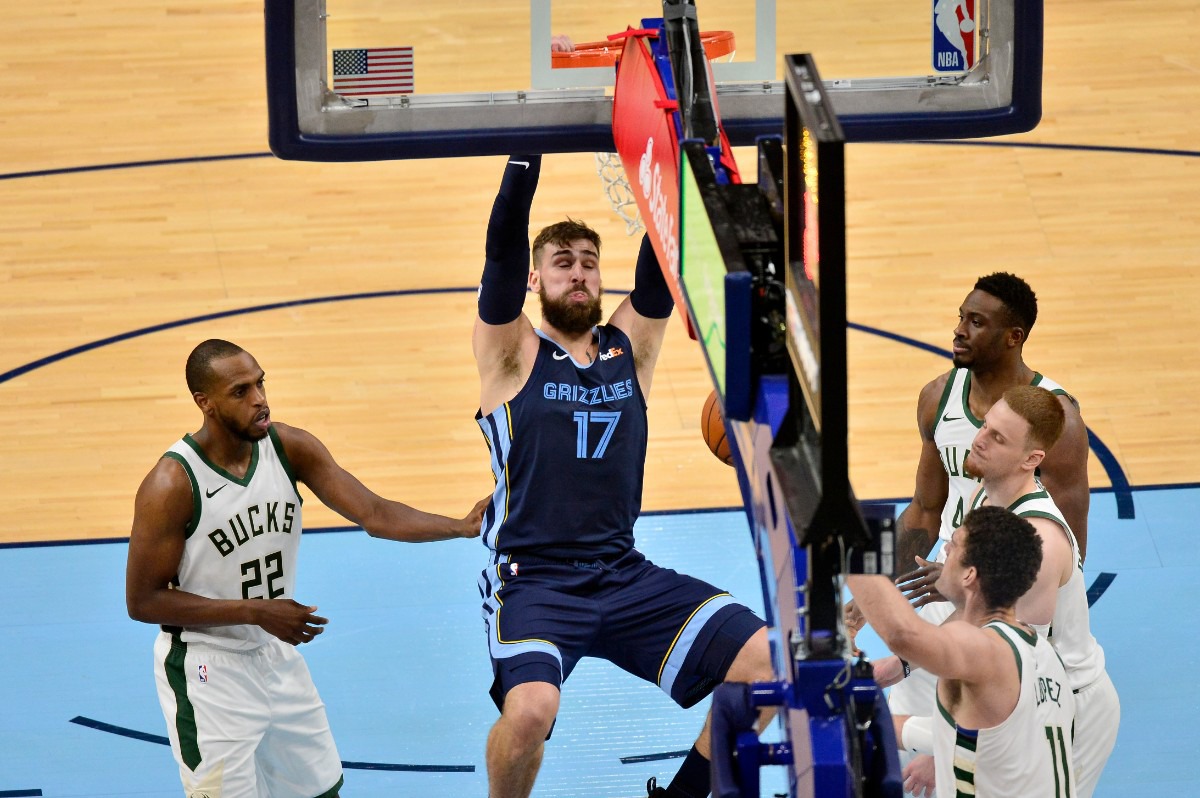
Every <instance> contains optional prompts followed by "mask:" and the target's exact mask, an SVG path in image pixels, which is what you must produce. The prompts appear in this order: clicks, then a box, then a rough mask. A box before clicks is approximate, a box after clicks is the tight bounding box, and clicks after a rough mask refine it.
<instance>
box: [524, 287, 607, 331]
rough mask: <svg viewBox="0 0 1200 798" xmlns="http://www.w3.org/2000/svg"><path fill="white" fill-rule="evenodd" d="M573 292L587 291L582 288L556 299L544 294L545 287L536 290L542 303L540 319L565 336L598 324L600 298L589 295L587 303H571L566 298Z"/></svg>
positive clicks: (574, 289)
mask: <svg viewBox="0 0 1200 798" xmlns="http://www.w3.org/2000/svg"><path fill="white" fill-rule="evenodd" d="M573 291H585V292H586V291H587V289H586V288H583V287H582V286H581V287H579V288H573V289H571V291H567V292H566V294H564V295H563V296H562V297H560V298H558V299H551V298H550V297H549V296H548V295H547V294H546V286H544V285H543V286H542V287H541V288H540V289H539V290H538V298H539V299H541V301H542V319H543V320H544V321H545V322H546V323H547V324H549V325H550V326H551V327H553V328H554V329H556V330H561V331H562V332H564V333H566V334H567V335H579V334H580V333H585V332H587V331H588V330H590V329H592V328H593V327H595V326H596V325H597V324H599V323H600V297H598V296H591V295H590V294H589V296H588V301H587V302H572V301H570V300H569V299H567V297H568V296H569V295H570V294H571V293H572V292H573Z"/></svg>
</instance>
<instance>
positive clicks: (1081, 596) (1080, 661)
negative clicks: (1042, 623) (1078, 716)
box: [972, 484, 1104, 690]
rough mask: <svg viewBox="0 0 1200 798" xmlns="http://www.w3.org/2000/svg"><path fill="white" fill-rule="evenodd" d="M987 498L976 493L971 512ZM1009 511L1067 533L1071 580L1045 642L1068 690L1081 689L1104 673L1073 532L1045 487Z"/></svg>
mask: <svg viewBox="0 0 1200 798" xmlns="http://www.w3.org/2000/svg"><path fill="white" fill-rule="evenodd" d="M1038 487H1041V485H1040V484H1039V485H1038ZM986 495H987V494H986V491H982V490H981V491H979V495H978V496H977V497H976V499H975V502H974V506H973V507H972V509H974V507H978V506H979V505H980V504H982V503H983V500H984V498H985V497H986ZM1008 510H1009V511H1010V512H1012V513H1015V514H1016V515H1019V516H1021V517H1022V518H1049V519H1050V520H1051V521H1053V522H1055V523H1056V524H1058V525H1059V526H1061V527H1062V528H1063V531H1065V532H1066V533H1067V540H1069V541H1070V542H1071V556H1072V557H1073V558H1074V560H1075V568H1074V569H1073V570H1072V571H1071V578H1070V579H1069V580H1067V583H1066V584H1065V585H1062V586H1061V587H1059V588H1058V596H1057V598H1056V599H1055V602H1054V618H1053V620H1051V622H1050V634H1049V635H1048V638H1047V639H1049V641H1050V642H1051V643H1052V644H1053V645H1054V648H1055V650H1056V651H1058V655H1059V656H1060V657H1062V661H1063V665H1065V666H1066V668H1067V679H1068V680H1070V682H1071V688H1072V689H1074V690H1082V689H1083V688H1084V687H1087V686H1088V685H1089V684H1091V683H1092V682H1094V681H1096V679H1098V678H1100V674H1102V673H1104V649H1103V648H1101V647H1100V644H1099V643H1098V642H1096V638H1095V637H1093V636H1092V621H1091V612H1090V610H1089V609H1088V599H1087V587H1085V586H1084V584H1083V563H1082V562H1081V561H1080V558H1079V544H1078V543H1077V542H1076V540H1075V533H1073V532H1072V531H1071V527H1070V525H1069V524H1067V520H1066V519H1065V518H1063V514H1062V511H1061V510H1059V509H1058V505H1056V504H1055V503H1054V499H1052V498H1050V494H1049V493H1047V492H1046V489H1045V488H1042V489H1041V490H1039V491H1037V492H1036V493H1027V494H1025V495H1024V496H1022V497H1020V498H1019V499H1017V500H1016V501H1015V502H1013V503H1012V504H1010V505H1009V506H1008Z"/></svg>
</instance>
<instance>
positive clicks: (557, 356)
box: [551, 352, 570, 360]
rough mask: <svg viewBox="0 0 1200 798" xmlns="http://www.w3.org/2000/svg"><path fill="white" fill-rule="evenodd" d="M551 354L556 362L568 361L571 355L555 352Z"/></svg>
mask: <svg viewBox="0 0 1200 798" xmlns="http://www.w3.org/2000/svg"><path fill="white" fill-rule="evenodd" d="M551 354H553V355H554V359H555V360H566V359H567V358H569V357H570V355H568V354H567V353H566V352H553V353H551Z"/></svg>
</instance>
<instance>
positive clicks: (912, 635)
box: [846, 574, 1011, 684]
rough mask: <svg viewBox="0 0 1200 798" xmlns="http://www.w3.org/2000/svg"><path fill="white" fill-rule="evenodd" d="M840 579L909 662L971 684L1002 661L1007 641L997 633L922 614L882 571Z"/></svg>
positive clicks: (992, 673)
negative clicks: (937, 622) (931, 619)
mask: <svg viewBox="0 0 1200 798" xmlns="http://www.w3.org/2000/svg"><path fill="white" fill-rule="evenodd" d="M846 585H847V586H848V587H849V588H850V592H851V593H852V594H853V595H854V601H855V603H856V604H858V606H859V608H860V609H861V610H862V613H863V615H865V616H866V618H867V623H869V624H870V625H871V628H872V629H874V630H875V632H876V633H877V634H878V635H879V637H880V639H881V640H883V642H884V644H886V645H887V647H888V649H889V650H890V651H891V652H892V653H893V654H895V655H897V656H898V657H901V658H902V659H904V660H905V661H907V662H909V663H911V664H912V665H913V666H919V667H922V668H924V669H925V670H927V671H929V672H930V673H932V674H934V675H935V676H940V677H943V678H947V679H958V680H960V681H964V682H971V683H976V684H979V683H986V682H987V681H988V680H990V679H996V678H998V677H999V676H1000V672H1001V669H1003V668H1005V667H1007V665H1006V664H1005V662H1004V658H1003V657H1000V656H997V650H998V649H999V647H1002V646H1006V645H1007V644H1006V643H1004V642H1003V640H1002V639H1001V638H1000V637H999V636H998V635H996V634H995V633H994V632H988V631H986V630H984V629H981V628H979V627H978V626H972V625H971V624H968V623H964V622H961V621H957V620H948V621H946V622H945V623H942V624H941V625H934V624H931V623H929V622H928V621H925V620H923V619H922V618H921V617H920V616H918V615H917V612H916V610H914V609H913V608H912V606H911V605H909V603H908V601H907V600H905V598H904V596H903V595H901V593H900V591H899V590H898V589H897V588H896V586H895V585H894V584H892V581H891V580H890V579H888V578H887V577H886V576H875V575H866V574H850V575H848V576H847V577H846ZM997 644H999V646H998V645H997ZM1009 662H1011V659H1010V660H1009Z"/></svg>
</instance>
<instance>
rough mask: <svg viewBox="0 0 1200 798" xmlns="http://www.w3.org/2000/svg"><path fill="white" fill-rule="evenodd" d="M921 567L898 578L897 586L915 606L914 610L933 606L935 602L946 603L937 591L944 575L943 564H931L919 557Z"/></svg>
mask: <svg viewBox="0 0 1200 798" xmlns="http://www.w3.org/2000/svg"><path fill="white" fill-rule="evenodd" d="M917 562H918V563H919V564H920V567H919V568H917V569H915V570H912V571H909V572H908V573H906V574H900V576H897V577H896V586H897V587H899V588H900V592H901V593H903V594H904V597H905V598H906V599H908V601H909V603H911V604H912V605H913V608H914V609H919V608H920V607H924V606H925V605H926V604H932V603H933V602H935V601H945V600H946V599H945V597H943V596H942V594H941V593H939V592H938V591H937V586H936V582H937V580H938V577H939V576H941V575H942V564H941V563H940V562H930V561H929V560H926V559H924V558H923V557H917Z"/></svg>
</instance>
